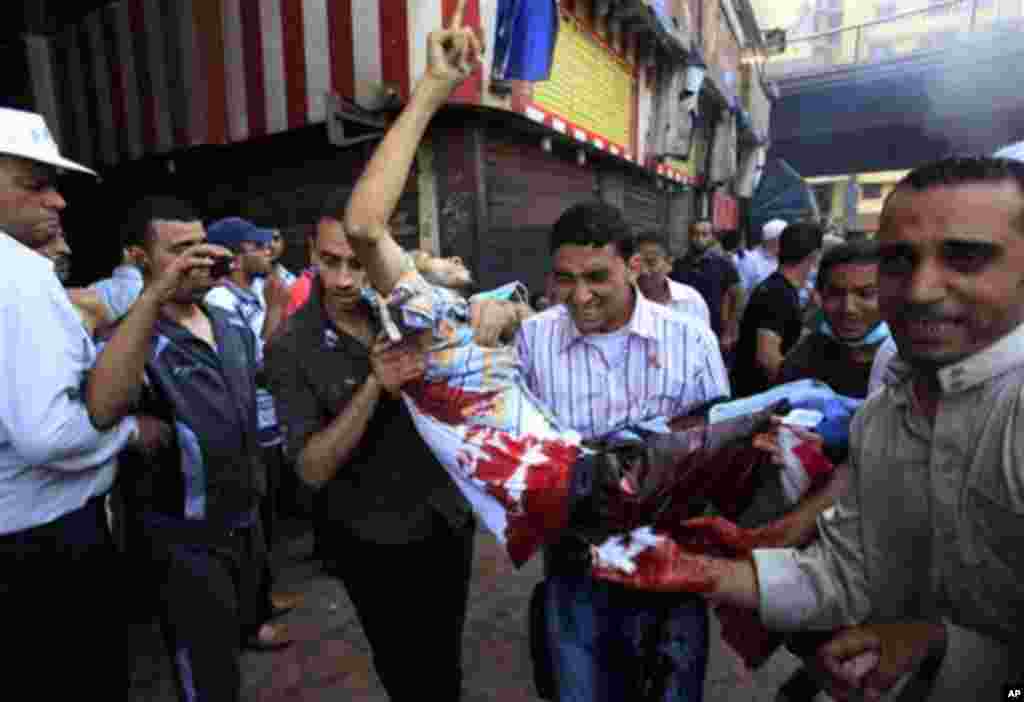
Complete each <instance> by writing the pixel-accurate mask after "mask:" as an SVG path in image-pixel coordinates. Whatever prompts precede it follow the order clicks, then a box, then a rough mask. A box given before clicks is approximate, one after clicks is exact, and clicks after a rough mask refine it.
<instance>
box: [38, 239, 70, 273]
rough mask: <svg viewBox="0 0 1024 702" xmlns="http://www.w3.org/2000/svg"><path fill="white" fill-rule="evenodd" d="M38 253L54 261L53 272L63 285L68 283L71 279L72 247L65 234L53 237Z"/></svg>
mask: <svg viewBox="0 0 1024 702" xmlns="http://www.w3.org/2000/svg"><path fill="white" fill-rule="evenodd" d="M37 251H38V252H39V253H40V254H42V255H43V256H46V258H48V259H50V260H51V261H53V272H54V273H55V274H56V275H57V279H58V280H60V282H61V283H67V282H68V279H69V278H71V247H70V246H68V242H67V239H65V238H64V235H63V234H58V235H57V236H55V237H52V238H51V239H50V240H49V241H47V242H46V243H45V244H43V245H42V246H41V247H40V248H39V249H37Z"/></svg>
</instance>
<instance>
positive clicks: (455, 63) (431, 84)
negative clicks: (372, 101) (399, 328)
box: [334, 0, 483, 295]
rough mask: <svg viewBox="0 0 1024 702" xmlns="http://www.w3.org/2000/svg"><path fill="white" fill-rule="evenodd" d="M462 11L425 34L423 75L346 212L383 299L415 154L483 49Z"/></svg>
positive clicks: (396, 271)
mask: <svg viewBox="0 0 1024 702" xmlns="http://www.w3.org/2000/svg"><path fill="white" fill-rule="evenodd" d="M464 11H465V0H460V2H459V5H458V7H457V8H456V10H455V14H454V15H453V17H452V21H451V25H450V27H449V28H448V29H443V30H441V31H437V32H432V33H431V34H430V37H429V40H428V44H429V46H428V53H427V71H426V73H424V75H423V78H422V79H421V80H420V82H419V83H418V84H417V85H416V89H415V91H414V92H413V95H412V99H411V100H410V101H409V104H408V105H406V107H405V109H403V110H402V113H401V114H400V115H399V116H398V119H397V120H396V121H395V123H394V124H393V125H392V126H391V128H390V129H388V132H387V134H386V135H385V136H384V140H383V141H382V142H381V144H380V146H378V147H377V150H376V151H375V152H374V154H373V158H372V159H370V163H369V164H368V165H367V166H366V170H365V171H364V172H363V174H362V176H360V178H359V181H358V182H357V183H356V187H355V189H354V190H353V191H352V197H351V198H350V199H349V202H348V206H347V207H346V210H345V215H344V219H343V221H344V223H345V234H346V236H347V237H348V240H349V243H350V244H351V245H352V249H353V250H354V251H355V254H356V256H357V257H358V258H359V261H360V263H362V264H363V266H364V267H365V268H366V271H367V274H368V276H369V279H370V283H371V284H372V285H373V287H375V288H376V289H377V291H378V292H379V293H381V294H382V295H388V294H389V293H390V292H391V290H392V289H393V288H394V286H395V283H396V282H397V281H398V278H399V277H400V276H401V274H402V272H403V265H404V261H405V259H404V256H403V252H402V249H401V247H399V246H398V244H397V243H396V242H395V240H394V239H393V238H392V237H391V231H390V228H389V226H388V222H390V221H391V216H392V215H393V214H394V212H395V208H396V207H397V205H398V200H399V198H400V197H401V196H402V191H403V190H404V188H405V183H406V180H408V178H409V172H410V170H411V168H412V164H413V159H414V158H415V156H416V150H417V149H418V148H419V144H420V141H421V140H422V139H423V135H424V134H425V133H426V130H427V126H428V125H429V124H430V120H431V119H432V118H433V117H434V115H435V114H436V113H437V111H438V110H440V109H441V107H442V106H443V105H444V104H445V102H447V100H448V97H449V96H450V95H451V94H452V91H454V90H455V88H457V87H458V85H459V84H460V83H461V82H462V81H463V80H465V79H466V78H467V77H468V76H469V75H470V74H471V73H472V72H473V70H474V69H475V68H476V64H477V62H478V61H479V57H480V54H481V53H482V51H483V49H482V45H481V43H480V40H479V38H478V37H477V36H476V35H475V34H474V33H473V32H472V31H471V30H469V29H467V28H464V27H462V16H463V12H464ZM334 214H335V215H337V213H334Z"/></svg>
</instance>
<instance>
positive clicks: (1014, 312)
mask: <svg viewBox="0 0 1024 702" xmlns="http://www.w3.org/2000/svg"><path fill="white" fill-rule="evenodd" d="M1022 211H1024V195H1022V194H1021V192H1020V191H1019V190H1018V188H1017V185H1016V184H1015V183H1013V182H1011V181H1005V182H1002V183H969V184H965V185H955V186H940V187H933V188H929V189H927V190H924V191H921V192H916V191H913V190H910V189H907V188H898V189H897V190H896V191H895V192H894V193H893V194H892V196H890V198H889V201H888V202H887V203H886V205H885V209H884V211H883V213H882V220H881V226H880V228H879V232H878V241H879V244H880V246H881V265H880V266H879V273H880V275H879V291H880V301H881V309H882V317H883V318H884V319H885V320H886V321H887V322H888V323H889V326H890V327H891V329H892V333H893V336H894V337H895V339H896V343H897V345H898V346H899V349H900V356H901V357H903V358H905V359H906V360H907V361H908V362H910V363H912V364H914V365H916V366H918V367H921V368H925V369H934V368H937V367H940V366H944V365H948V364H951V363H956V362H958V361H960V360H962V359H964V358H965V357H967V356H969V355H971V354H973V353H976V352H978V351H980V350H982V349H984V348H986V347H988V346H991V345H992V344H993V343H994V342H996V341H997V340H999V339H1000V338H1002V337H1003V336H1005V335H1006V334H1008V333H1009V332H1011V331H1012V330H1013V329H1014V328H1015V327H1017V325H1019V324H1020V323H1021V321H1022V319H1024V232H1022V231H1021V225H1022V222H1021V214H1022Z"/></svg>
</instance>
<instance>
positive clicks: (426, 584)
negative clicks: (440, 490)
mask: <svg viewBox="0 0 1024 702" xmlns="http://www.w3.org/2000/svg"><path fill="white" fill-rule="evenodd" d="M434 522H435V524H434V529H433V531H432V533H431V536H429V537H428V538H426V539H424V540H422V541H417V542H414V543H410V544H401V545H381V544H375V543H371V542H368V541H365V540H363V539H361V538H359V537H358V536H357V535H355V534H353V533H352V532H351V531H348V530H346V529H344V528H343V527H339V526H337V525H334V526H333V527H332V531H331V532H330V542H329V543H327V544H325V547H326V548H327V550H328V551H329V554H330V557H329V565H328V572H329V573H330V574H331V575H332V576H334V577H337V578H338V579H339V580H341V582H342V584H343V585H344V586H345V590H346V591H347V592H348V595H349V597H350V598H351V600H352V603H353V604H354V605H355V608H356V613H357V614H358V615H359V622H360V624H362V627H363V631H364V632H365V633H366V638H367V639H369V641H370V647H371V648H372V649H373V665H374V668H375V669H376V670H377V675H378V676H379V677H380V680H381V683H382V684H383V685H384V688H385V689H386V690H387V693H388V696H389V697H390V698H391V700H392V702H407V701H408V702H412V701H415V702H420V701H422V700H432V701H433V700H437V701H438V702H454V701H455V700H458V699H459V696H460V694H461V690H462V630H463V626H464V624H465V619H466V600H467V599H468V597H469V580H470V576H471V574H472V567H473V534H474V528H473V525H472V524H470V525H469V526H467V527H464V528H462V529H460V530H459V531H456V530H454V529H453V528H452V527H450V526H449V525H448V523H447V522H446V521H445V520H444V519H443V518H442V517H441V516H440V515H438V514H435V515H434ZM410 666H412V667H410ZM413 668H415V670H416V673H415V674H411V671H412V669H413Z"/></svg>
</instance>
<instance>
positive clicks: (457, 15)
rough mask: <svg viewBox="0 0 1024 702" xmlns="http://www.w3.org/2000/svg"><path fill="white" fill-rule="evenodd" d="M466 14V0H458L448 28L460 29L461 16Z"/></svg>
mask: <svg viewBox="0 0 1024 702" xmlns="http://www.w3.org/2000/svg"><path fill="white" fill-rule="evenodd" d="M465 14H466V0H459V1H458V2H457V3H456V4H455V12H453V13H452V18H451V21H450V22H449V24H448V29H462V17H463V15H465Z"/></svg>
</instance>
